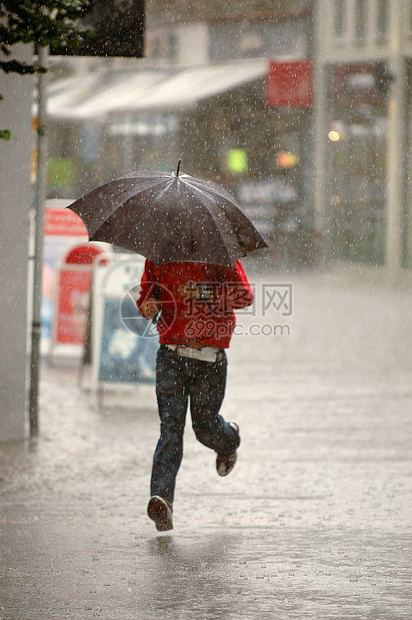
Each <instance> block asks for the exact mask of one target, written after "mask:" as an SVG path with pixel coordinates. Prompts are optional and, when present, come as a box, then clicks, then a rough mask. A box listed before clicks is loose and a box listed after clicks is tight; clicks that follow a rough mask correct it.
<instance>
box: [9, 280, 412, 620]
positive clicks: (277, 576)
mask: <svg viewBox="0 0 412 620" xmlns="http://www.w3.org/2000/svg"><path fill="white" fill-rule="evenodd" d="M249 275H250V279H251V281H252V282H253V283H254V284H255V286H256V288H255V290H256V293H257V298H258V300H259V304H260V305H259V307H256V308H255V311H254V313H252V314H243V315H238V327H239V328H241V330H242V337H240V336H237V337H235V339H234V341H233V345H232V347H231V349H230V352H229V378H228V387H227V397H226V400H225V403H224V407H223V410H222V413H223V415H225V417H226V418H227V419H229V420H236V421H238V422H239V424H240V427H241V431H242V445H241V448H240V450H239V462H238V465H237V466H236V468H235V470H234V471H233V473H232V474H231V475H230V476H228V477H227V478H219V477H218V476H217V474H216V472H215V471H214V455H213V454H211V453H210V452H209V451H207V450H206V449H205V448H203V447H202V446H201V445H200V444H198V443H197V442H196V441H195V439H194V437H193V432H192V430H191V428H190V422H189V421H188V424H187V427H186V442H185V456H184V461H183V465H182V468H181V472H180V473H179V478H178V487H177V492H176V502H175V518H174V521H175V529H174V530H173V531H172V532H170V533H167V534H164V535H160V534H159V533H157V532H156V529H155V528H154V525H153V523H152V522H151V521H150V520H149V519H148V518H147V516H146V505H147V500H148V492H149V490H148V488H149V477H150V468H151V459H152V453H153V450H154V447H155V444H156V441H157V435H158V420H157V413H156V404H155V398H154V393H153V392H154V388H153V386H148V385H145V386H142V387H141V389H138V390H137V391H136V394H135V402H134V407H132V408H130V407H128V408H124V407H122V406H121V398H119V397H118V396H116V395H113V394H107V395H106V397H105V400H104V403H105V407H104V408H103V409H102V410H101V411H97V410H95V409H93V408H92V407H91V406H90V399H89V395H88V394H87V392H85V391H82V390H81V389H79V387H78V386H77V374H78V367H77V363H73V362H71V363H70V362H63V361H57V362H56V364H55V365H54V366H49V365H47V364H46V363H45V362H44V363H43V364H42V368H41V386H40V411H41V417H40V436H39V438H38V439H37V440H33V441H27V442H24V443H22V444H0V532H1V536H0V619H1V620H23V619H26V618H37V619H40V618H41V619H46V618H53V619H55V620H57V619H60V618H62V619H63V618H73V619H74V618H97V617H99V618H102V619H105V620H110V619H115V620H123V619H126V620H152V619H153V620H154V619H155V618H168V619H170V620H180V619H185V620H186V619H187V620H189V619H190V620H193V619H195V620H218V619H219V620H220V619H222V620H235V619H239V618H241V619H244V620H250V619H258V618H259V619H272V618H273V619H274V620H303V619H319V620H329V619H336V620H349V619H350V620H363V619H365V620H366V619H368V620H410V619H411V617H412V594H411V583H412V568H411V560H410V559H411V548H412V546H411V543H412V530H411V525H412V419H411V411H412V388H411V386H412V381H411V379H412V356H411V350H412V321H411V308H412V287H410V286H404V285H398V286H395V287H390V286H387V285H384V284H382V285H381V284H380V283H379V281H376V279H375V280H374V281H373V282H371V283H368V279H367V278H366V277H365V276H364V275H362V276H359V274H358V275H356V274H352V276H351V278H349V279H348V278H347V277H346V275H347V274H346V273H345V271H344V270H342V269H335V270H334V271H332V272H328V273H323V274H313V273H307V274H306V273H299V274H289V275H288V274H273V273H272V274H268V273H266V274H263V273H261V272H260V273H258V272H256V273H253V270H252V271H251V272H249ZM275 284H276V285H277V286H278V288H279V287H281V286H282V285H283V286H286V285H289V284H290V285H291V286H292V288H291V289H290V290H291V291H292V293H291V297H289V301H291V302H292V309H291V312H290V313H289V314H288V309H287V308H286V307H285V306H284V305H282V304H281V301H280V300H281V297H279V296H278V297H273V299H274V300H275V301H276V302H277V304H276V303H275V305H270V304H267V307H266V308H265V304H264V301H265V295H264V292H265V291H266V293H267V292H268V291H269V290H270V291H271V292H272V293H273V291H274V288H273V286H274V285H275ZM264 285H267V286H266V289H265V288H264ZM279 290H282V291H285V290H286V289H285V288H283V289H279ZM266 300H267V298H266ZM276 305H277V309H276V307H275V306H276ZM289 309H290V308H289ZM282 326H283V328H284V329H283V331H282V330H280V327H282ZM286 326H287V327H288V329H286ZM275 328H276V329H275ZM128 400H129V402H130V397H129V399H128Z"/></svg>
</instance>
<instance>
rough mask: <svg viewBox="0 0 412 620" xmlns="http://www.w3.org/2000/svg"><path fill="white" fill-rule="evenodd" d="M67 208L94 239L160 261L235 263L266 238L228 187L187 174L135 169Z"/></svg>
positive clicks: (90, 238) (263, 242) (257, 247)
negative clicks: (76, 216)
mask: <svg viewBox="0 0 412 620" xmlns="http://www.w3.org/2000/svg"><path fill="white" fill-rule="evenodd" d="M68 208H70V209H71V210H72V211H74V212H75V213H77V215H79V216H80V217H81V219H82V220H83V222H84V224H85V226H86V228H87V231H88V233H89V240H90V241H106V242H108V243H113V244H115V245H118V246H121V247H123V248H125V249H127V250H131V251H133V252H137V253H138V254H142V255H143V256H146V257H147V258H149V259H150V260H152V261H153V262H154V263H156V264H157V265H161V264H163V263H169V262H177V261H196V262H207V263H215V264H218V265H226V266H228V267H232V266H233V265H234V264H235V262H236V261H237V260H238V259H239V258H240V257H242V256H246V254H247V253H248V252H251V251H252V250H256V249H259V248H265V247H267V244H266V242H265V240H264V239H263V238H262V237H261V235H260V234H259V233H258V231H257V230H256V229H255V227H254V226H253V224H252V223H251V222H250V220H249V219H248V218H247V217H246V215H245V214H244V213H243V212H242V210H241V209H240V207H239V205H238V204H237V203H236V200H235V199H234V198H233V196H231V194H229V192H227V191H226V190H225V189H223V188H222V187H220V186H219V185H216V184H215V183H212V182H210V181H203V180H201V179H197V178H195V177H192V176H190V175H188V174H180V175H179V169H178V171H177V172H176V173H170V172H154V171H136V172H131V173H130V174H127V175H126V176H124V177H121V178H120V179H116V180H114V181H111V182H110V183H107V184H105V185H102V186H101V187H98V188H97V189H95V190H93V191H91V192H89V193H88V194H86V195H85V196H83V197H82V198H79V200H76V201H75V202H73V203H72V204H71V205H70V206H69V207H68Z"/></svg>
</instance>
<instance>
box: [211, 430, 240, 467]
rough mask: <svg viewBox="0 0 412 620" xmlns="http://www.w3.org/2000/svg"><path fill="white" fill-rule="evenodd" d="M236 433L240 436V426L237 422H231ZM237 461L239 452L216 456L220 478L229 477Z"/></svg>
mask: <svg viewBox="0 0 412 620" xmlns="http://www.w3.org/2000/svg"><path fill="white" fill-rule="evenodd" d="M229 424H230V426H231V427H232V428H233V430H234V431H235V433H237V435H239V426H238V425H237V424H236V423H235V422H229ZM236 461H237V451H236V450H235V451H234V452H232V453H231V454H224V455H223V454H218V455H217V456H216V471H217V473H218V474H219V476H227V475H228V474H230V472H231V471H232V469H233V468H234V466H235V465H236Z"/></svg>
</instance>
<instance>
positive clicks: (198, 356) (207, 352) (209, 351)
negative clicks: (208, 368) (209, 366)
mask: <svg viewBox="0 0 412 620" xmlns="http://www.w3.org/2000/svg"><path fill="white" fill-rule="evenodd" d="M165 347H167V348H168V349H170V350H171V351H175V352H176V353H177V355H180V356H181V357H190V358H192V359H195V360H201V361H202V362H216V357H217V354H218V353H219V351H220V349H219V348H218V347H201V348H200V349H195V348H193V347H187V346H186V345H184V344H166V345H165Z"/></svg>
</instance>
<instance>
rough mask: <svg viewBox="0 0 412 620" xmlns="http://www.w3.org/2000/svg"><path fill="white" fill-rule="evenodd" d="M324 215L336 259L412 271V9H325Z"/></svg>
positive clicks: (323, 2)
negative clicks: (411, 268)
mask: <svg viewBox="0 0 412 620" xmlns="http://www.w3.org/2000/svg"><path fill="white" fill-rule="evenodd" d="M316 8H317V13H316V19H315V21H316V29H317V39H316V72H315V91H316V127H317V132H316V168H315V170H316V175H317V178H316V201H315V202H316V207H317V218H316V219H317V223H318V226H319V227H320V228H322V230H324V231H327V252H328V254H329V255H332V256H337V257H339V258H345V259H350V260H356V261H363V262H366V263H370V264H385V265H386V266H387V267H388V268H389V270H390V271H398V270H399V269H400V268H401V267H409V268H410V267H412V231H411V224H412V217H411V204H412V187H411V183H410V178H411V165H412V160H411V146H410V145H411V137H412V136H411V131H412V124H411V111H412V108H411V106H412V103H411V101H412V98H411V88H412V87H411V79H412V3H411V2H410V1H409V0H405V1H404V0H319V1H318V2H317V7H316Z"/></svg>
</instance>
